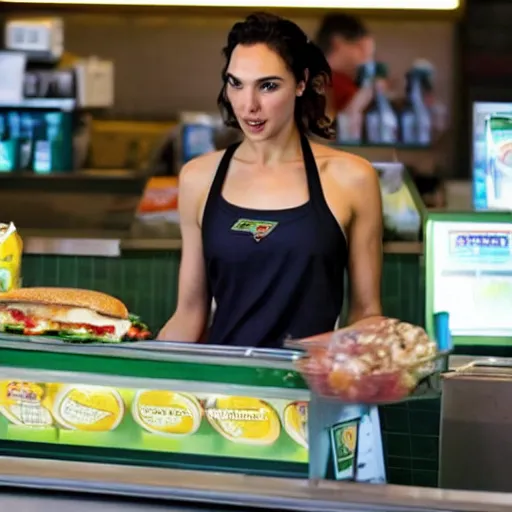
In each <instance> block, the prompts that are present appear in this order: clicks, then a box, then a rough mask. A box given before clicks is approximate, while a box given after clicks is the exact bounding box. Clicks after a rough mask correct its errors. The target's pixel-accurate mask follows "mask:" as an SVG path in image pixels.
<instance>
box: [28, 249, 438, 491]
mask: <svg viewBox="0 0 512 512" xmlns="http://www.w3.org/2000/svg"><path fill="white" fill-rule="evenodd" d="M179 259H180V253H179V252H163V251H158V252H147V251H140V252H127V253H124V254H123V257H122V258H100V257H71V256H36V255H27V256H25V257H24V259H23V283H24V286H35V285H39V286H72V287H77V288H88V289H93V290H100V291H104V292H106V293H109V294H112V295H116V296H118V297H119V298H120V299H122V300H123V301H124V302H125V304H126V305H127V306H128V308H129V309H130V311H132V312H134V313H137V314H139V315H141V316H142V318H143V319H144V320H145V321H146V322H147V323H148V324H149V325H150V326H151V328H152V329H153V330H154V331H156V330H158V328H159V327H160V326H161V325H163V323H164V322H165V321H166V320H167V318H168V317H169V316H170V315H171V314H172V312H173V311H174V308H175V306H176V295H177V289H176V284H177V282H178V270H179ZM423 276H424V272H423V268H422V264H421V258H420V256H419V255H415V254H385V256H384V268H383V281H382V304H383V308H384V314H386V315H387V316H392V317H398V318H401V319H402V320H406V321H409V322H413V323H415V324H419V325H422V324H423V321H424V318H423V315H424V278H423ZM381 421H382V430H383V434H384V446H385V456H386V463H387V467H388V477H389V481H390V482H391V483H396V484H413V485H428V486H435V485H436V484H437V459H438V437H439V401H438V400H428V401H418V402H414V403H411V404H403V405H396V406H387V407H382V408H381Z"/></svg>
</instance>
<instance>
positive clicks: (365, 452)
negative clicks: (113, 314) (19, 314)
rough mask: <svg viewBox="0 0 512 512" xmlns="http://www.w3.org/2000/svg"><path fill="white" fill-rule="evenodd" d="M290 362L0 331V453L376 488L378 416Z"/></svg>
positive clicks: (426, 389) (248, 351) (237, 352)
mask: <svg viewBox="0 0 512 512" xmlns="http://www.w3.org/2000/svg"><path fill="white" fill-rule="evenodd" d="M301 354H302V352H299V351H297V350H266V349H256V348H244V347H216V346H208V345H196V344H184V343H167V342H137V343H121V344H116V345H105V344H103V345H102V344H84V345H75V344H67V343H64V342H60V341H50V340H49V339H45V338H37V337H23V338H22V337H20V336H16V335H9V334H5V333H4V334H2V335H0V455H4V456H7V455H9V456H17V457H19V456H23V457H38V458H45V459H61V460H72V461H87V462H103V463H115V464H129V465H143V466H156V467H162V468H178V469H202V470H205V471H215V472H218V471H228V472H239V473H243V474H254V475H263V476H281V477H289V478H311V479H333V480H351V481H356V482H368V483H385V482H386V473H385V466H384V454H383V449H382V439H381V428H380V421H379V414H378V409H377V407H376V406H374V405H371V404H369V405H367V404H350V405H347V404H343V403H340V402H339V401H336V400H332V399H329V398H325V397H322V396H319V395H317V394H316V393H313V392H310V390H309V389H308V388H307V385H306V383H305V382H304V380H303V378H302V376H301V374H300V373H299V372H298V371H297V370H296V369H295V365H294V362H295V360H296V359H297V358H299V357H301ZM437 380H438V379H437V375H435V374H434V375H431V376H429V377H427V378H425V379H424V380H423V382H422V383H421V385H420V386H419V387H418V389H417V390H416V391H417V392H416V393H415V395H414V396H413V397H411V398H417V397H418V396H421V397H428V396H431V393H434V394H437V393H438V389H437V388H436V383H437Z"/></svg>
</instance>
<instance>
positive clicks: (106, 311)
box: [0, 287, 128, 320]
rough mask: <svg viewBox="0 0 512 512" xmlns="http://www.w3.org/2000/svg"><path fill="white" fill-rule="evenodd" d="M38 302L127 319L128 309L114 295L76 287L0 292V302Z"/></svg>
mask: <svg viewBox="0 0 512 512" xmlns="http://www.w3.org/2000/svg"><path fill="white" fill-rule="evenodd" d="M6 303H7V304H19V303H25V304H38V305H45V306H66V307H70V308H80V309H90V310H91V311H96V312H97V313H99V314H100V315H105V316H111V317H114V318H122V319H124V320H126V319H128V309H126V306H125V305H124V304H123V303H122V302H121V301H120V300H119V299H116V298H115V297H112V296H111V295H107V294H106V293H102V292H96V291H94V290H81V289H77V288H53V287H47V288H18V289H17V290H11V291H9V292H6V293H1V294H0V304H6Z"/></svg>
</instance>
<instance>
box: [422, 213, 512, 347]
mask: <svg viewBox="0 0 512 512" xmlns="http://www.w3.org/2000/svg"><path fill="white" fill-rule="evenodd" d="M432 235H433V240H434V250H433V251H432V256H433V269H434V275H433V279H434V283H435V286H434V287H433V310H434V313H436V312H440V311H446V312H448V313H449V315H450V330H451V332H452V335H453V336H474V337H479V336H497V337H508V336H512V223H511V224H505V223H472V222H467V223H464V222H442V223H441V222H437V223H435V224H434V225H433V233H432Z"/></svg>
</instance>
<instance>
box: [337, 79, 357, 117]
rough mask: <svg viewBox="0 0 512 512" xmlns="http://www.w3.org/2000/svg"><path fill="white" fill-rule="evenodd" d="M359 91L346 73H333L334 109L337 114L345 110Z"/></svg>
mask: <svg viewBox="0 0 512 512" xmlns="http://www.w3.org/2000/svg"><path fill="white" fill-rule="evenodd" d="M357 91H358V89H357V86H356V84H355V83H354V81H353V80H352V78H350V77H349V76H348V75H345V73H337V72H336V71H333V72H332V96H333V107H334V108H335V110H336V112H339V111H340V110H343V109H344V108H345V107H346V106H347V105H348V104H349V102H350V100H351V99H352V98H353V97H354V95H355V94H356V93H357Z"/></svg>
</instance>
